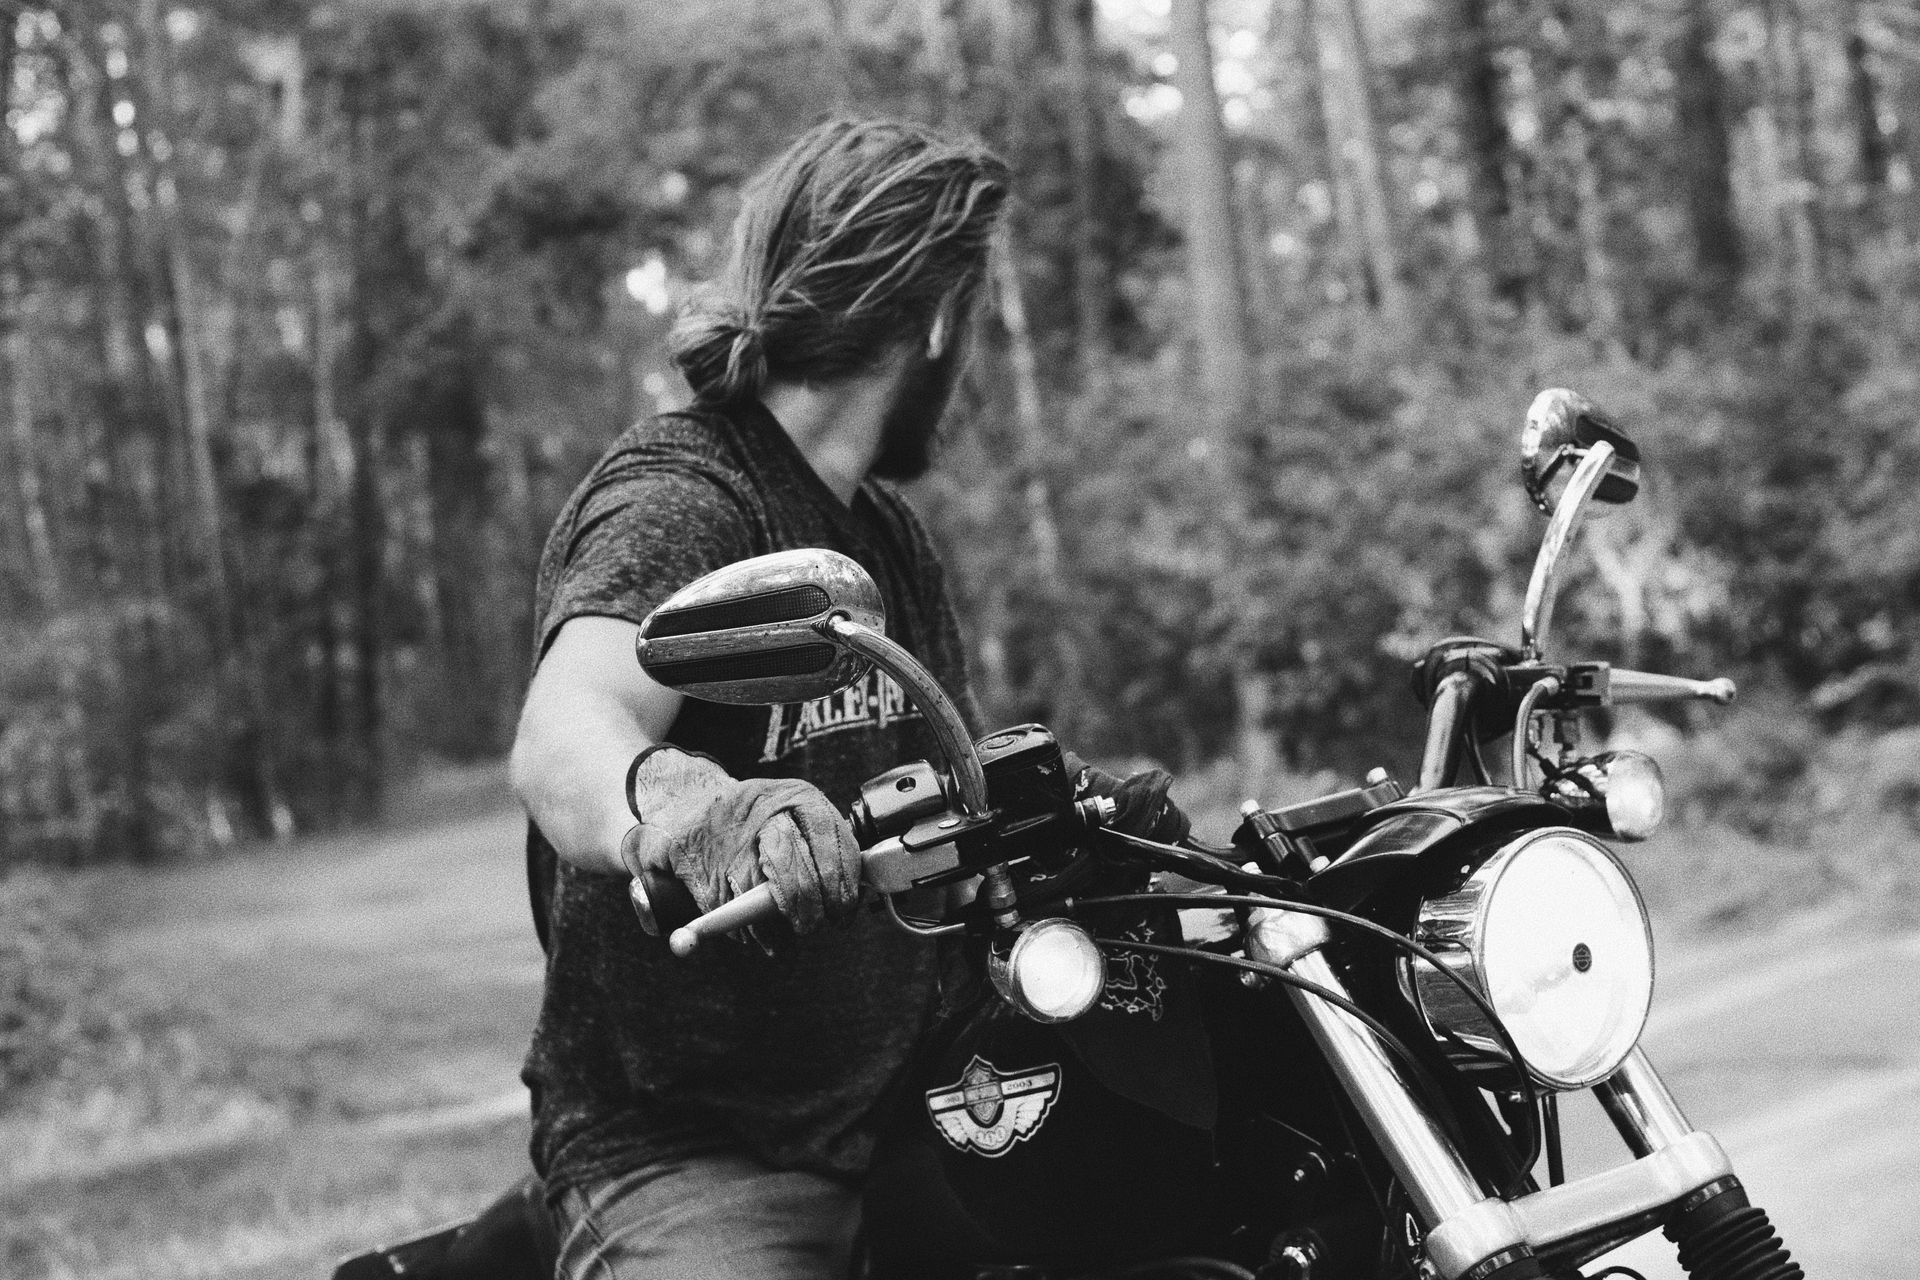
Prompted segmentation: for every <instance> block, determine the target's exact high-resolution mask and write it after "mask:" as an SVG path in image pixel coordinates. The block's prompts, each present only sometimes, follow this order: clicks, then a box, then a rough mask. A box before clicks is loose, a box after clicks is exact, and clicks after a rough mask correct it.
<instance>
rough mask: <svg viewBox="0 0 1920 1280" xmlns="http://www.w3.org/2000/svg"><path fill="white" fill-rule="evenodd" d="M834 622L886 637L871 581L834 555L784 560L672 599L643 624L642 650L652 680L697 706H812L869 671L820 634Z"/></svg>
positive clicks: (742, 565)
mask: <svg viewBox="0 0 1920 1280" xmlns="http://www.w3.org/2000/svg"><path fill="white" fill-rule="evenodd" d="M834 617H841V618H845V619H847V620H848V621H850V622H857V623H859V624H860V625H861V626H863V627H869V628H871V629H873V630H875V631H880V632H884V631H885V630H886V625H887V614H886V608H885V606H884V605H882V604H881V602H880V590H879V588H878V587H876V586H874V584H873V579H872V578H870V577H868V576H867V571H866V570H865V569H862V568H861V567H860V566H859V565H857V564H855V563H854V562H853V561H852V560H849V559H848V558H847V557H846V556H843V555H840V554H838V553H837V552H833V551H823V550H818V549H815V548H807V549H804V550H800V551H778V552H775V553H774V554H773V555H769V556H756V557H755V558H754V559H752V560H742V561H740V562H738V563H737V564H730V565H727V566H726V567H725V568H723V569H716V570H714V571H713V572H712V573H709V574H708V575H706V576H705V577H704V578H699V579H696V580H695V581H693V582H690V583H688V584H687V585H686V586H684V587H682V588H680V590H678V591H676V592H674V593H673V595H671V596H669V597H668V598H667V600H666V602H665V603H664V604H662V605H661V606H660V607H659V608H657V609H655V610H654V611H653V612H652V613H650V614H648V615H647V619H646V621H645V622H643V623H641V624H640V639H639V641H638V643H637V645H636V646H635V647H636V650H637V652H638V653H639V656H640V665H641V666H642V667H644V668H645V669H646V672H647V674H648V675H650V676H652V677H653V678H654V679H655V680H658V681H659V682H660V683H661V684H663V685H666V686H667V687H668V688H670V689H678V690H679V691H680V692H681V693H684V694H687V695H689V696H691V697H695V698H703V699H705V700H706V701H708V702H731V703H743V704H747V705H750V706H763V705H769V704H772V703H780V702H806V701H810V700H811V699H814V698H823V697H825V696H826V695H828V694H830V693H833V692H836V691H837V690H840V689H844V688H845V687H846V686H848V685H850V684H852V683H853V682H854V681H856V680H858V679H860V678H861V677H862V676H864V675H866V674H867V671H868V669H869V668H870V667H871V665H872V664H871V663H870V662H869V661H868V660H867V659H866V658H863V657H861V656H860V655H859V654H857V653H855V652H853V651H852V650H850V649H846V648H843V647H842V646H840V645H836V644H835V643H833V641H832V640H830V639H828V638H827V637H826V636H825V635H823V634H822V632H821V628H822V627H823V626H824V625H825V624H826V622H827V621H828V620H829V619H831V618H834Z"/></svg>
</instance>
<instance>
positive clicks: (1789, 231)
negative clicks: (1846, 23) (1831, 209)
mask: <svg viewBox="0 0 1920 1280" xmlns="http://www.w3.org/2000/svg"><path fill="white" fill-rule="evenodd" d="M1762 11H1763V12H1764V14H1765V16H1766V20H1767V36H1768V38H1767V55H1768V56H1767V62H1768V75H1767V76H1766V77H1765V82H1766V83H1767V85H1768V86H1769V89H1770V92H1769V93H1768V99H1769V105H1770V111H1771V113H1772V114H1773V117H1774V119H1775V121H1776V122H1777V134H1776V136H1777V138H1778V141H1779V145H1780V170H1781V177H1782V182H1781V187H1780V199H1781V207H1780V215H1781V217H1782V219H1783V220H1784V223H1785V229H1786V238H1787V252H1788V261H1789V264H1790V265H1789V269H1788V281H1789V284H1788V292H1789V296H1790V298H1791V299H1792V302H1793V310H1794V313H1795V315H1796V316H1798V315H1800V314H1802V313H1803V311H1804V308H1805V304H1806V303H1808V302H1809V301H1811V300H1812V299H1813V298H1814V297H1815V296H1816V295H1817V294H1818V293H1819V291H1820V276H1821V256H1822V246H1821V235H1820V225H1819V220H1818V211H1817V209H1816V206H1815V196H1816V194H1817V193H1818V191H1819V176H1818V174H1817V172H1816V157H1815V153H1814V147H1813V83H1812V76H1811V74H1810V68H1809V67H1808V66H1807V56H1806V25H1805V23H1804V22H1803V21H1802V20H1801V17H1800V12H1799V9H1798V8H1797V6H1796V4H1795V2H1794V0H1766V2H1765V3H1764V4H1763V6H1762Z"/></svg>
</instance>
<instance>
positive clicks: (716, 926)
mask: <svg viewBox="0 0 1920 1280" xmlns="http://www.w3.org/2000/svg"><path fill="white" fill-rule="evenodd" d="M779 914H780V905H779V904H778V903H777V902H775V901H774V900H773V886H772V885H769V884H757V885H755V886H754V887H753V888H751V889H749V890H747V891H746V892H745V893H743V894H741V895H740V896H739V897H737V898H730V899H728V900H727V901H725V902H723V903H721V904H720V905H719V906H717V907H715V908H714V909H713V910H711V911H709V912H707V914H705V915H703V916H697V917H695V918H694V919H692V920H689V921H688V922H687V923H686V924H684V925H682V926H681V927H680V928H678V929H675V930H674V931H673V936H672V937H671V938H668V939H667V945H668V946H669V947H671V948H672V949H673V954H675V955H676V956H679V957H680V958H682V959H685V958H686V957H688V956H690V955H692V954H693V953H694V952H695V951H697V950H698V949H699V947H700V940H701V939H702V938H711V937H715V936H717V935H719V934H723V933H732V932H733V931H734V930H735V929H744V928H746V927H747V926H748V925H750V924H759V923H760V922H761V921H762V920H771V919H773V918H774V917H775V916H777V915H779Z"/></svg>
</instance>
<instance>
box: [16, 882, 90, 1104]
mask: <svg viewBox="0 0 1920 1280" xmlns="http://www.w3.org/2000/svg"><path fill="white" fill-rule="evenodd" d="M104 982H105V976H104V975H103V973H102V971H101V970H100V968H99V966H98V965H97V964H96V963H95V962H94V961H93V959H92V958H91V956H90V954H89V952H88V948H87V946H86V943H85V940H84V938H83V936H82V932H81V929H80V924H79V920H78V909H77V908H76V906H75V905H74V900H73V897H72V895H71V894H70V893H65V892H62V891H61V887H60V884H59V882H58V881H57V880H56V879H55V878H54V877H53V876H52V875H50V874H49V873H48V872H45V871H42V870H39V869H36V868H20V869H16V870H14V871H12V872H10V873H7V874H5V875H3V876H0V1106H4V1105H6V1104H7V1103H10V1102H12V1101H15V1100H17V1099H18V1098H20V1097H22V1096H23V1094H24V1093H25V1091H26V1090H27V1089H28V1088H29V1086H31V1085H34V1084H37V1083H40V1082H42V1081H45V1080H47V1079H49V1078H51V1077H52V1076H54V1075H55V1074H57V1073H58V1072H59V1071H60V1069H61V1068H62V1067H63V1066H64V1065H65V1064H66V1063H67V1062H69V1061H70V1060H71V1059H72V1058H73V1057H75V1056H76V1055H78V1054H79V1053H80V1052H81V1051H83V1050H84V1049H85V1048H86V1047H87V1046H89V1045H90V1044H93V1043H96V1042H97V1041H98V1040H99V1039H100V1038H101V1037H102V1036H103V1035H105V1034H106V1033H107V1032H108V1030H109V1028H110V1025H111V1022H112V1018H111V1015H110V1014H109V1013H108V1011H107V1008H106V1005H105V1003H104V1001H103V994H102V989H103V986H104Z"/></svg>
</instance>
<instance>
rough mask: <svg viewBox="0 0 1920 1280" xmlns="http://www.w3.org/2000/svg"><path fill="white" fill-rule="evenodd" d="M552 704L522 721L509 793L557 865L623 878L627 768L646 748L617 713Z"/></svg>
mask: <svg viewBox="0 0 1920 1280" xmlns="http://www.w3.org/2000/svg"><path fill="white" fill-rule="evenodd" d="M557 701H558V702H559V705H553V704H552V703H549V704H548V705H547V706H544V707H541V708H538V709H536V708H534V707H532V706H529V708H528V712H529V714H528V715H527V716H526V717H523V718H522V720H521V725H520V732H519V735H518V737H516V739H515V740H514V745H513V758H512V776H513V788H514V790H515V792H517V793H518V794H519V796H520V801H521V803H522V804H524V805H525V806H526V809H527V813H528V815H529V816H530V817H532V819H533V821H534V824H535V825H536V826H538V827H539V828H540V832H541V834H542V835H544V836H546V838H547V840H548V842H549V843H551V844H552V845H553V847H554V850H555V851H556V852H557V853H559V855H560V856H561V857H562V858H564V859H566V860H567V861H568V862H570V863H572V864H573V865H574V866H577V867H580V868H581V869H583V870H587V871H600V872H606V873H608V874H619V875H625V874H626V870H625V867H624V865H623V864H622V863H621V861H620V837H621V836H622V835H624V834H625V833H626V830H627V828H628V827H630V826H632V825H633V815H632V813H630V812H629V811H628V809H627V800H626V776H627V767H628V765H630V764H631V763H632V761H633V758H634V757H635V756H636V755H638V754H639V753H640V752H642V751H644V750H646V749H647V748H648V747H650V746H652V745H653V743H652V740H651V739H650V738H648V736H647V734H646V733H645V732H644V731H643V730H642V729H641V728H640V726H639V725H637V724H635V723H634V721H633V720H632V718H631V717H629V716H626V715H625V714H623V713H622V712H621V711H620V710H618V709H617V708H609V707H607V706H606V705H605V704H604V703H603V704H602V705H599V706H593V705H571V706H569V705H567V704H568V703H586V702H587V700H585V699H580V700H574V699H561V700H557ZM530 721H533V723H529V722H530Z"/></svg>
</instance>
